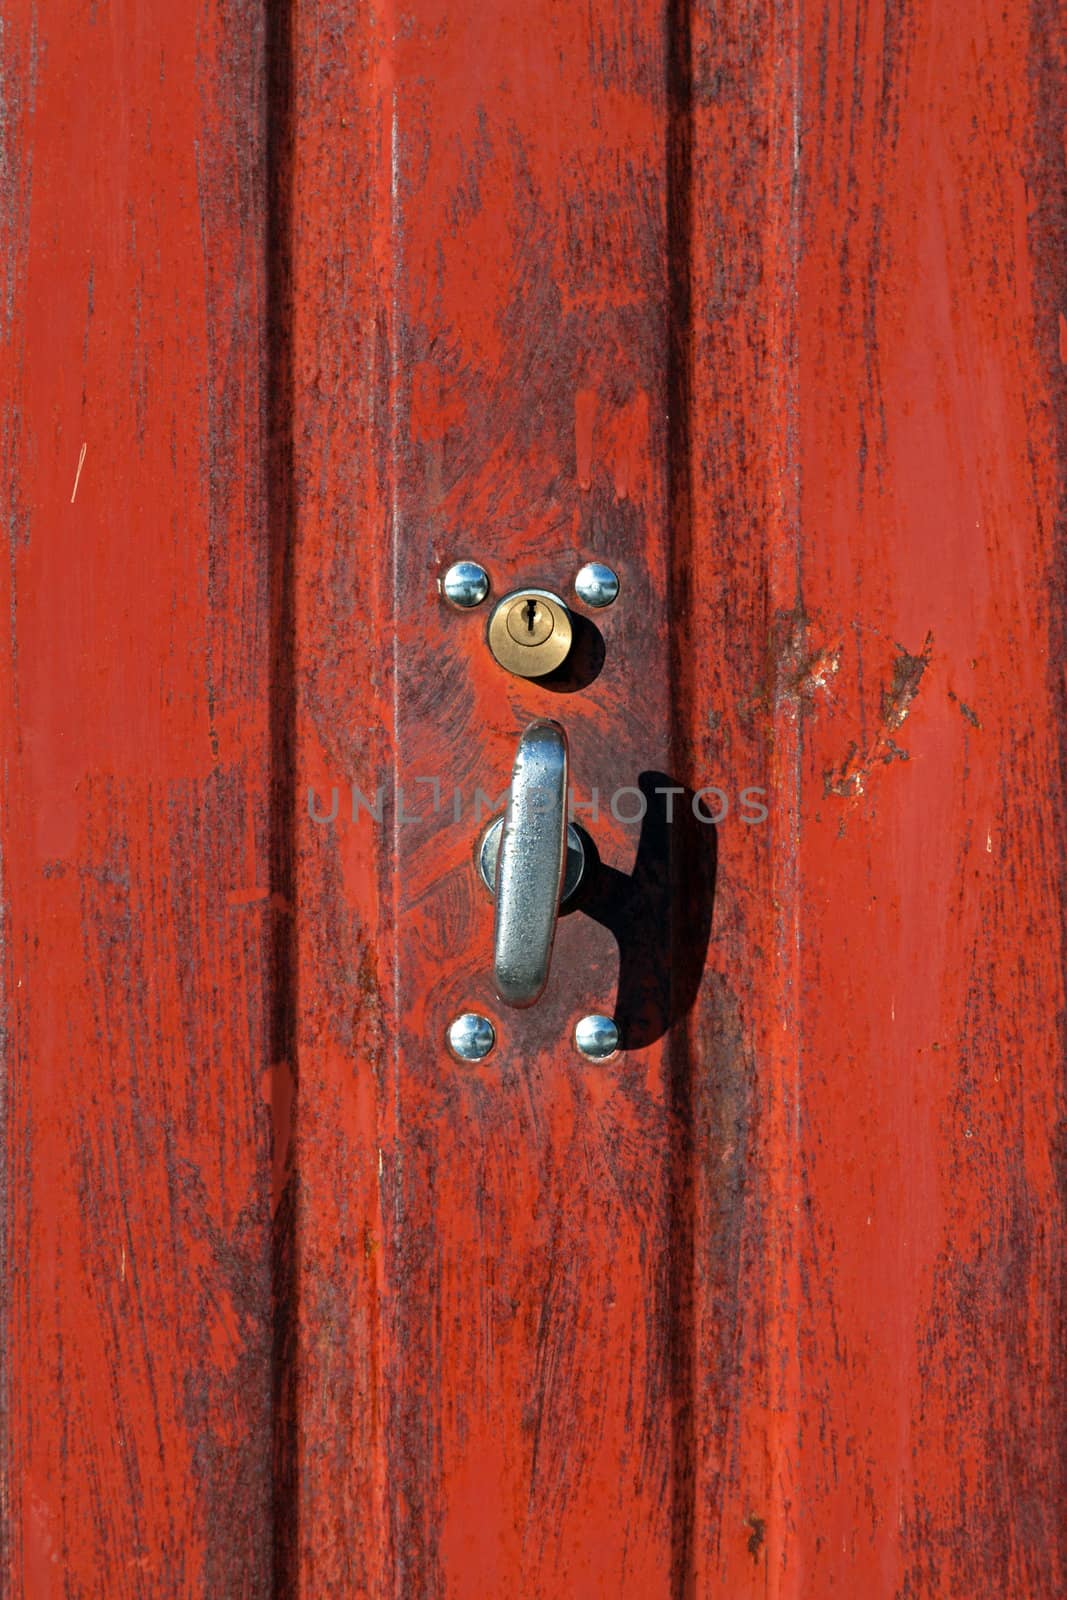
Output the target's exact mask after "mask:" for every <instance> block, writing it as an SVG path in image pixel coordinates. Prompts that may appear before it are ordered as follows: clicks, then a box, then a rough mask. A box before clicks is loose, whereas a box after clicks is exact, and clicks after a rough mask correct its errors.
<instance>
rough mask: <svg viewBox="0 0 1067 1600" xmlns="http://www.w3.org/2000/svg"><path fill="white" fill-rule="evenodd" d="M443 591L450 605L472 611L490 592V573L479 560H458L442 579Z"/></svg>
mask: <svg viewBox="0 0 1067 1600" xmlns="http://www.w3.org/2000/svg"><path fill="white" fill-rule="evenodd" d="M441 593H442V594H443V595H444V597H445V599H446V600H447V601H448V603H449V605H451V606H458V607H459V609H460V610H461V611H470V610H471V608H472V607H473V606H480V605H481V603H482V601H483V600H484V599H485V597H486V595H487V594H488V593H489V574H488V572H486V570H485V568H484V567H480V566H479V565H478V563H477V561H456V562H454V563H453V565H452V566H450V567H449V569H448V571H447V572H446V573H445V575H444V577H443V578H442V579H441Z"/></svg>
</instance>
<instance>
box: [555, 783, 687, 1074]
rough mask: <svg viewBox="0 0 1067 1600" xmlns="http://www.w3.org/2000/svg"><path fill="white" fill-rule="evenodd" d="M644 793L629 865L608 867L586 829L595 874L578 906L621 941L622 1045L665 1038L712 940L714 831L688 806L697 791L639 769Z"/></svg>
mask: <svg viewBox="0 0 1067 1600" xmlns="http://www.w3.org/2000/svg"><path fill="white" fill-rule="evenodd" d="M637 787H638V788H639V789H640V791H641V793H642V795H643V796H644V798H645V803H646V810H645V814H644V817H643V819H642V822H641V833H640V838H639V840H638V845H637V856H636V859H635V861H634V867H633V871H632V872H630V873H625V872H620V871H619V870H618V869H617V868H616V867H608V866H605V865H604V863H603V862H602V861H601V860H600V858H599V855H598V854H597V852H596V846H595V844H593V842H592V841H591V840H590V839H589V838H588V836H587V835H586V834H585V833H584V830H583V841H584V843H585V846H586V852H587V856H591V857H592V859H591V860H589V863H588V864H589V866H590V867H591V869H592V870H591V871H589V872H588V873H587V874H586V881H585V883H583V885H582V888H581V890H580V891H579V895H578V897H577V900H576V903H575V907H574V909H575V910H576V911H584V912H585V914H586V916H589V917H592V919H593V921H594V922H599V923H600V924H601V926H602V927H605V928H607V929H608V930H609V932H611V933H612V934H614V936H615V940H616V942H617V944H618V947H619V987H618V995H617V998H616V1004H615V1020H616V1022H617V1023H618V1025H619V1030H620V1032H621V1034H622V1044H623V1048H624V1049H631V1050H634V1049H640V1048H641V1046H643V1045H648V1044H653V1043H654V1042H655V1041H656V1040H657V1039H661V1038H662V1037H663V1035H664V1034H665V1033H666V1032H667V1030H668V1029H669V1027H670V1026H671V1024H672V1023H673V1022H677V1021H678V1020H679V1019H680V1018H681V1017H684V1016H685V1015H686V1014H687V1013H688V1012H689V1011H690V1010H691V1008H692V1006H693V1003H694V1001H695V1000H696V997H697V991H698V990H699V988H700V980H701V977H702V975H703V972H704V960H705V957H706V955H707V949H708V941H709V939H710V938H711V922H712V914H713V910H714V900H715V877H716V871H717V866H718V829H717V828H716V827H715V825H714V824H713V823H707V822H700V821H698V820H697V818H696V816H695V815H694V813H693V792H692V790H690V789H681V792H675V793H674V794H670V795H668V794H665V793H658V794H657V792H656V791H657V789H658V790H661V791H662V790H666V789H674V790H676V791H677V790H679V788H680V786H679V785H678V784H676V783H675V782H674V780H673V779H672V778H670V777H668V776H667V774H666V773H663V772H642V773H641V775H640V776H639V778H638V780H637Z"/></svg>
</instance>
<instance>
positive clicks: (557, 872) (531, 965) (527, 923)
mask: <svg viewBox="0 0 1067 1600" xmlns="http://www.w3.org/2000/svg"><path fill="white" fill-rule="evenodd" d="M566 861H567V735H566V734H565V733H564V731H563V729H562V728H561V727H560V725H559V723H558V722H549V721H547V720H539V721H537V722H531V723H530V725H529V727H527V728H526V729H525V731H524V732H523V734H522V737H521V738H520V740H519V748H518V752H517V754H516V756H515V767H514V771H513V772H512V774H511V788H510V789H509V790H508V803H507V810H506V811H505V813H504V826H503V830H502V833H501V838H500V855H499V859H498V861H497V869H496V927H495V930H494V937H493V979H494V982H495V984H496V990H497V993H498V994H499V996H500V998H501V1000H503V1001H504V1002H505V1003H506V1004H507V1005H509V1006H520V1007H521V1006H532V1005H533V1003H534V1001H535V1000H537V999H538V997H539V996H540V995H541V994H542V993H543V991H544V987H545V984H546V983H547V982H548V964H549V961H550V959H551V956H552V942H553V940H554V938H555V936H556V920H557V918H558V916H559V902H560V896H561V895H562V892H563V870H564V866H565V865H566Z"/></svg>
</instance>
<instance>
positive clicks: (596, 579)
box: [574, 561, 619, 609]
mask: <svg viewBox="0 0 1067 1600" xmlns="http://www.w3.org/2000/svg"><path fill="white" fill-rule="evenodd" d="M574 592H575V594H576V595H577V596H578V598H579V600H584V601H585V604H586V605H587V606H593V607H595V608H596V609H599V608H600V607H601V606H610V605H611V603H612V601H613V600H617V599H618V595H619V579H618V575H617V574H616V573H614V572H612V570H611V568H610V567H605V566H604V564H603V563H602V562H600V561H590V562H588V563H587V565H586V566H584V567H583V568H582V570H581V571H580V572H579V574H578V576H577V577H576V578H575V580H574Z"/></svg>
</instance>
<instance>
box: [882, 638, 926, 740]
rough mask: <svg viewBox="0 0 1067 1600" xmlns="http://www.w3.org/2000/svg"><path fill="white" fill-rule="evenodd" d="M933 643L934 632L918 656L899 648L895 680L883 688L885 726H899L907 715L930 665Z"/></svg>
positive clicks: (895, 664)
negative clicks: (886, 687)
mask: <svg viewBox="0 0 1067 1600" xmlns="http://www.w3.org/2000/svg"><path fill="white" fill-rule="evenodd" d="M933 644H934V636H933V634H932V633H927V635H926V638H925V639H924V640H923V647H922V649H921V651H920V652H919V654H918V655H917V656H913V655H911V654H910V653H909V652H908V651H907V650H904V649H900V650H899V654H898V655H897V659H896V661H895V662H894V664H893V680H892V682H891V683H890V685H889V688H888V689H883V690H882V726H883V728H899V727H900V725H901V724H902V722H903V721H904V719H905V717H906V716H907V714H908V711H909V709H910V707H911V702H912V701H913V700H914V699H915V696H916V695H917V694H918V692H919V684H920V683H921V682H922V675H923V673H924V672H925V671H926V669H927V667H928V666H929V665H930V652H931V650H932V649H933Z"/></svg>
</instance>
